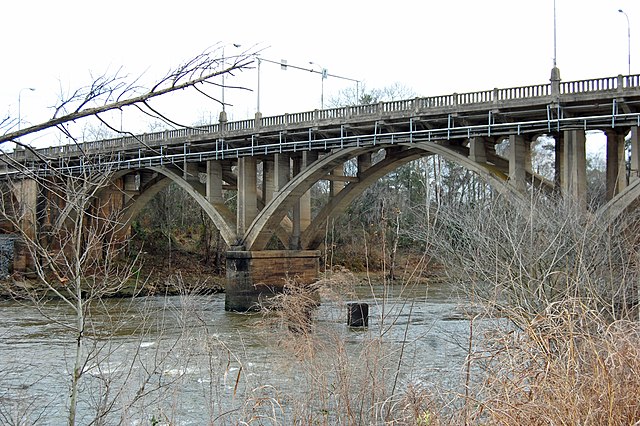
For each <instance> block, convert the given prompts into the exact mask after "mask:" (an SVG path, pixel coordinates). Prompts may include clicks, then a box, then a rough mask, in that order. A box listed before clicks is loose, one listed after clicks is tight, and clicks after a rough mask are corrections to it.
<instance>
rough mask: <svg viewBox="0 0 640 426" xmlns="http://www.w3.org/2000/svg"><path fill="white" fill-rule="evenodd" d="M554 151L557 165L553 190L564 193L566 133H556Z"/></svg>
mask: <svg viewBox="0 0 640 426" xmlns="http://www.w3.org/2000/svg"><path fill="white" fill-rule="evenodd" d="M553 139H554V141H555V143H554V151H555V160H554V161H555V164H554V166H555V167H554V169H555V171H554V176H553V189H554V190H555V191H556V192H558V193H560V192H562V180H563V176H564V133H555V134H554V135H553Z"/></svg>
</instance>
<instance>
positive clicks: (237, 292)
mask: <svg viewBox="0 0 640 426" xmlns="http://www.w3.org/2000/svg"><path fill="white" fill-rule="evenodd" d="M319 260H320V251H318V250H261V251H244V250H231V251H228V252H227V284H226V288H225V292H226V297H225V310H227V311H238V312H246V311H250V310H256V309H258V308H259V305H260V303H262V302H264V301H265V300H266V299H267V298H269V297H271V296H274V295H276V294H278V293H281V292H282V291H283V289H284V287H285V285H286V284H287V282H288V281H292V282H294V283H295V285H308V284H311V283H313V282H314V281H316V279H317V278H318V269H319Z"/></svg>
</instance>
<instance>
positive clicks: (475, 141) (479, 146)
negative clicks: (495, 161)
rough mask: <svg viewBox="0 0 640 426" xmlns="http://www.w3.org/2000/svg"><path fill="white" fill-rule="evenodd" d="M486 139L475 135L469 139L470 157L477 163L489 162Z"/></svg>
mask: <svg viewBox="0 0 640 426" xmlns="http://www.w3.org/2000/svg"><path fill="white" fill-rule="evenodd" d="M485 142H486V139H485V138H483V137H475V138H471V139H469V159H470V160H471V161H475V162H476V163H486V162H487V148H486V145H485Z"/></svg>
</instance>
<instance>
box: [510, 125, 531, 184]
mask: <svg viewBox="0 0 640 426" xmlns="http://www.w3.org/2000/svg"><path fill="white" fill-rule="evenodd" d="M530 151H531V145H530V142H529V141H528V140H526V139H525V138H524V137H523V136H521V135H510V136H509V183H510V184H511V185H512V186H513V187H514V188H515V189H516V190H517V191H519V192H524V191H525V190H526V189H527V169H531V156H530V155H527V154H528V152H530ZM527 159H529V165H528V167H527Z"/></svg>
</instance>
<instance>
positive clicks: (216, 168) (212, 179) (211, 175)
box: [206, 160, 223, 204]
mask: <svg viewBox="0 0 640 426" xmlns="http://www.w3.org/2000/svg"><path fill="white" fill-rule="evenodd" d="M206 197H207V200H208V201H209V202H210V203H211V204H217V203H222V202H223V198H222V163H220V162H219V161H215V160H211V161H207V180H206Z"/></svg>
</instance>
